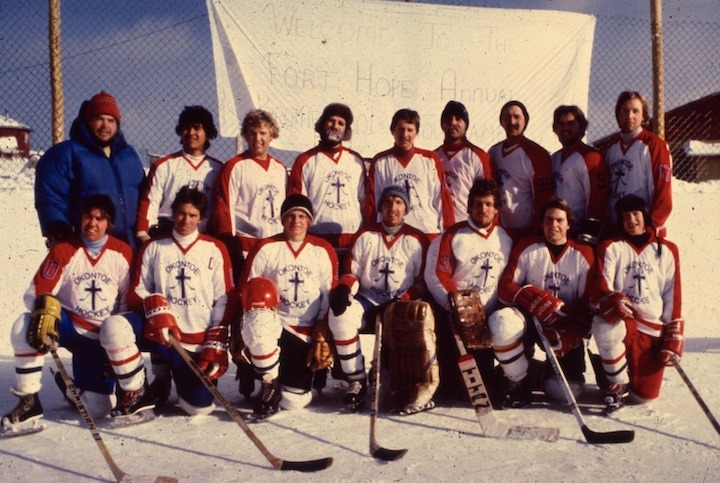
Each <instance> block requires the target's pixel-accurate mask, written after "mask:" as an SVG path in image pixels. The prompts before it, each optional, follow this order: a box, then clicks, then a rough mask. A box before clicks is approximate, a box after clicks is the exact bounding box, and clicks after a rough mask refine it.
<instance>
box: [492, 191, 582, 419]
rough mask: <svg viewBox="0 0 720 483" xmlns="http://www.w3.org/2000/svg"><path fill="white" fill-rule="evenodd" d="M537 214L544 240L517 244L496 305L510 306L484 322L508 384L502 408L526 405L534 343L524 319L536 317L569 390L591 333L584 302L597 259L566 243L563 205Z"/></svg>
mask: <svg viewBox="0 0 720 483" xmlns="http://www.w3.org/2000/svg"><path fill="white" fill-rule="evenodd" d="M539 215H540V216H541V217H542V218H541V220H542V232H543V236H542V237H539V236H537V237H528V238H525V239H523V240H521V241H520V242H519V243H518V244H516V245H515V246H514V247H513V251H512V253H511V254H510V262H509V263H508V266H507V267H506V268H505V271H504V272H503V275H502V277H501V279H500V291H499V294H500V300H501V301H502V302H504V303H506V304H509V305H510V304H512V305H513V306H512V307H506V308H504V309H501V310H499V311H497V312H495V313H494V314H493V315H492V316H491V317H490V319H489V321H488V324H489V326H490V332H491V334H492V343H493V350H494V351H495V357H496V358H497V360H498V361H499V362H500V366H501V367H502V369H503V371H504V373H505V376H506V377H507V379H508V380H509V384H508V389H507V392H506V394H505V401H504V403H503V406H504V407H520V406H523V405H525V404H528V403H529V402H530V396H531V391H532V387H531V382H530V378H529V377H528V375H527V374H528V366H529V361H528V357H531V356H532V353H533V349H534V343H535V341H537V340H538V339H537V334H536V332H535V330H534V327H535V326H534V324H533V323H532V322H529V321H528V320H527V318H526V317H537V319H538V320H539V321H540V323H541V324H542V326H543V328H544V329H543V333H544V334H545V335H546V336H547V338H548V340H550V341H551V342H552V343H553V350H554V351H555V353H556V354H557V356H558V360H559V362H560V366H561V367H562V369H563V372H564V373H565V375H566V376H567V378H568V380H569V381H570V384H571V386H572V387H573V390H574V391H575V392H578V391H579V390H581V389H582V384H583V383H584V382H585V377H584V372H585V351H584V349H585V348H584V344H583V343H582V338H583V337H584V336H585V335H586V334H587V333H588V332H589V330H590V314H589V310H588V297H589V287H590V285H591V283H592V281H593V279H594V276H595V271H596V268H595V255H594V253H593V250H592V248H591V247H590V246H589V245H585V244H583V243H580V242H576V241H574V240H572V239H569V238H568V232H569V231H570V227H571V226H572V224H573V212H572V209H571V208H570V205H568V203H567V202H566V201H565V200H563V199H560V198H553V199H551V200H550V201H548V202H547V203H546V204H545V205H543V207H542V208H541V210H540V211H539ZM527 328H529V330H528V329H527ZM526 332H527V334H526ZM526 343H527V344H528V346H527V350H526V346H525V344H526ZM549 381H555V379H554V378H550V379H549ZM553 389H556V387H555V386H554V385H553V384H552V382H551V383H550V385H545V390H546V392H548V393H549V395H551V396H553V397H554V396H558V395H560V394H562V393H560V392H559V391H554V390H553ZM560 397H561V396H560Z"/></svg>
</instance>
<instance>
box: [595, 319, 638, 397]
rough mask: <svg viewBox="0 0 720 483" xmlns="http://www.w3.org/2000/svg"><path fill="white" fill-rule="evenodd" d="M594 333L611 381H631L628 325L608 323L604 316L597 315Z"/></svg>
mask: <svg viewBox="0 0 720 483" xmlns="http://www.w3.org/2000/svg"><path fill="white" fill-rule="evenodd" d="M591 332H592V335H593V337H594V338H595V344H597V348H598V352H599V353H600V358H601V359H602V366H603V371H604V372H605V375H606V376H607V378H608V381H609V382H610V383H623V384H626V383H627V382H628V381H629V378H628V373H627V367H628V362H627V356H626V349H625V343H624V342H623V341H624V340H625V337H626V335H627V327H626V326H625V322H622V321H621V322H619V323H614V324H611V323H608V322H607V321H606V320H605V319H604V318H603V317H601V316H599V315H596V316H595V317H593V322H592V329H591Z"/></svg>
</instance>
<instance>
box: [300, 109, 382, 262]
mask: <svg viewBox="0 0 720 483" xmlns="http://www.w3.org/2000/svg"><path fill="white" fill-rule="evenodd" d="M352 123H353V114H352V111H351V110H350V108H349V107H348V106H346V105H345V104H340V103H332V104H328V105H327V106H326V107H325V109H324V110H323V112H322V114H321V115H320V118H319V119H318V120H317V122H316V123H315V131H316V132H317V133H318V134H319V135H320V143H319V144H318V145H317V146H316V147H314V148H312V149H310V150H309V151H306V152H304V153H303V154H301V155H300V156H298V158H297V159H296V160H295V163H294V164H293V167H292V171H291V172H290V183H289V186H288V195H290V194H301V195H304V196H307V197H308V198H309V199H310V201H311V202H312V205H313V207H314V208H315V216H314V219H313V224H312V226H311V227H310V233H312V234H313V235H317V236H319V237H321V238H324V239H325V240H327V241H328V242H329V243H330V244H331V245H332V246H333V248H335V250H336V251H337V252H338V255H342V254H343V253H345V252H346V251H347V247H348V244H349V243H350V239H351V238H352V236H353V235H354V234H355V232H357V231H358V229H359V228H360V225H361V224H362V221H363V212H362V210H363V204H364V200H365V165H364V163H363V159H362V156H360V155H359V154H358V153H356V152H355V151H353V150H351V149H348V148H346V147H344V146H343V144H342V142H343V141H349V140H350V138H351V137H352ZM369 217H370V215H369V214H367V215H366V218H367V219H369Z"/></svg>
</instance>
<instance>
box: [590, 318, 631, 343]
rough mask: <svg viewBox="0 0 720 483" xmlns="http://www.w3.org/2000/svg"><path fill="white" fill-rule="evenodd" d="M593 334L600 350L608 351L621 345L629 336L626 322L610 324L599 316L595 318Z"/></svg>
mask: <svg viewBox="0 0 720 483" xmlns="http://www.w3.org/2000/svg"><path fill="white" fill-rule="evenodd" d="M591 332H592V335H593V337H594V338H595V343H596V344H597V346H598V349H607V348H611V347H614V346H616V345H618V344H621V343H622V341H623V339H625V336H626V335H627V327H625V322H622V321H620V322H618V323H616V324H609V323H608V322H606V321H605V319H603V318H602V317H600V316H599V315H596V316H595V317H593V322H592V328H591Z"/></svg>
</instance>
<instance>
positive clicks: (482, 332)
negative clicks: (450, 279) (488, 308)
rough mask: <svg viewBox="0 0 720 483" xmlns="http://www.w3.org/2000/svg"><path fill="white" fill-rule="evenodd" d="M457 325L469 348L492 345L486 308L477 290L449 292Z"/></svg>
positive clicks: (451, 308) (482, 347) (485, 347)
mask: <svg viewBox="0 0 720 483" xmlns="http://www.w3.org/2000/svg"><path fill="white" fill-rule="evenodd" d="M448 298H449V300H450V312H451V314H452V317H453V320H454V322H455V326H456V327H457V328H458V331H459V332H460V337H462V340H463V343H464V344H465V347H467V348H468V349H487V348H490V347H492V340H491V336H490V330H489V328H488V324H487V318H486V316H485V310H484V309H483V306H482V304H481V303H480V297H479V296H478V293H477V291H476V290H456V291H454V292H450V293H449V294H448Z"/></svg>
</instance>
